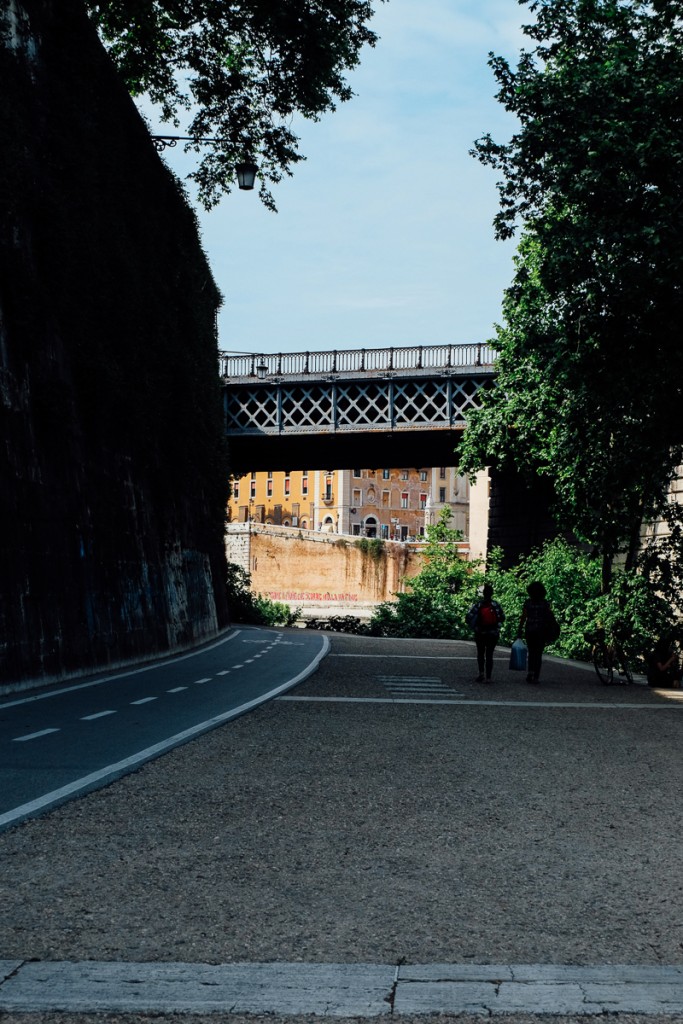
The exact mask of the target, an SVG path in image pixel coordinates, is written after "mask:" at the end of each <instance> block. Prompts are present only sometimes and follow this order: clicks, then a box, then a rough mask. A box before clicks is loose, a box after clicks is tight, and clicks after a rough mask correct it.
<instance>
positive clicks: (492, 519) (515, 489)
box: [486, 469, 561, 567]
mask: <svg viewBox="0 0 683 1024" xmlns="http://www.w3.org/2000/svg"><path fill="white" fill-rule="evenodd" d="M489 472H490V498H489V516H488V538H487V545H486V547H487V552H489V553H490V552H491V551H492V550H493V549H494V548H497V547H499V548H502V549H503V551H504V552H505V558H504V561H503V565H504V566H505V567H509V566H511V565H515V564H516V563H517V562H518V561H519V559H520V556H522V555H528V554H530V552H531V551H533V550H534V549H535V548H538V547H541V545H542V544H543V543H544V542H545V541H547V540H552V539H553V538H555V537H557V536H558V535H559V534H560V532H561V531H560V530H559V528H558V526H557V524H556V522H555V521H554V519H553V517H552V515H551V514H550V508H551V505H552V503H553V500H554V497H555V494H554V489H553V487H552V485H551V484H550V483H549V481H547V480H542V479H539V478H533V479H531V480H529V479H527V478H526V477H524V476H523V475H522V474H521V473H517V472H516V471H514V470H505V471H503V470H499V469H492V470H490V471H489Z"/></svg>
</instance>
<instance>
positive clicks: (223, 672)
mask: <svg viewBox="0 0 683 1024" xmlns="http://www.w3.org/2000/svg"><path fill="white" fill-rule="evenodd" d="M216 675H217V676H229V675H230V669H229V668H224V669H223V671H222V672H216Z"/></svg>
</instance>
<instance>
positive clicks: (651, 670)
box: [646, 637, 683, 690]
mask: <svg viewBox="0 0 683 1024" xmlns="http://www.w3.org/2000/svg"><path fill="white" fill-rule="evenodd" d="M646 660H647V683H648V686H656V687H659V688H660V689H665V690H680V688H681V676H683V671H682V670H681V663H680V661H679V660H678V654H677V653H676V650H675V649H674V646H673V644H672V643H671V642H670V641H669V640H668V639H667V637H662V638H661V639H660V640H659V641H658V643H657V646H656V647H655V649H654V651H653V652H652V654H650V655H649V656H648V658H647V659H646Z"/></svg>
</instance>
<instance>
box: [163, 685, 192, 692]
mask: <svg viewBox="0 0 683 1024" xmlns="http://www.w3.org/2000/svg"><path fill="white" fill-rule="evenodd" d="M186 689H187V687H186V686H174V687H173V689H172V690H167V691H166V693H180V692H181V691H182V690H186Z"/></svg>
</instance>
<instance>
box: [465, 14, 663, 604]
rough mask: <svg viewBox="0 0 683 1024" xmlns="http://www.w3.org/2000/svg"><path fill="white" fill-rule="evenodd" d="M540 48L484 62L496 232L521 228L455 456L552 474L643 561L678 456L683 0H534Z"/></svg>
mask: <svg viewBox="0 0 683 1024" xmlns="http://www.w3.org/2000/svg"><path fill="white" fill-rule="evenodd" d="M529 8H530V10H531V11H532V12H533V13H535V14H536V21H535V23H534V24H532V25H529V26H526V27H525V29H524V31H525V33H526V34H527V36H529V37H530V38H531V39H532V40H534V42H535V44H536V45H535V47H534V48H533V49H532V50H531V51H530V52H526V53H523V54H522V56H521V59H520V62H519V65H518V67H517V69H516V70H513V69H512V68H511V67H510V65H509V64H508V62H507V61H506V60H504V59H503V58H502V57H494V56H492V57H491V60H490V64H491V66H492V68H493V71H494V74H495V77H496V80H497V82H498V84H499V87H500V88H499V92H498V99H499V100H500V102H502V103H503V104H504V105H505V107H506V108H507V109H508V110H510V111H511V112H512V113H514V114H515V115H516V116H517V118H518V120H519V129H518V131H517V132H516V133H515V135H514V136H513V137H512V139H511V140H510V142H509V143H506V144H498V143H496V142H494V141H493V140H492V138H491V137H490V136H484V137H483V138H482V139H480V140H479V141H478V142H477V143H476V144H475V151H474V152H475V155H477V156H478V158H479V159H480V160H481V161H482V162H483V163H485V164H488V165H490V166H492V167H494V168H496V169H497V170H499V171H501V172H502V175H503V178H502V180H501V182H500V183H499V193H500V211H499V213H498V215H497V216H496V219H495V222H494V224H495V229H496V233H497V235H498V237H500V238H506V237H510V236H511V235H512V234H513V233H514V232H515V230H516V228H517V226H518V225H519V224H520V223H521V224H522V226H523V230H522V235H521V240H520V244H519V249H518V254H517V258H516V265H515V274H514V279H513V282H512V284H511V286H510V288H509V289H508V290H507V292H506V294H505V298H504V305H503V324H502V325H501V326H499V327H497V328H496V332H497V336H496V339H495V340H494V343H493V344H494V345H495V347H496V348H497V349H498V351H499V359H498V371H499V372H498V381H497V387H496V388H494V389H493V390H492V391H491V392H490V393H489V394H487V395H486V396H485V398H484V402H483V408H482V410H481V411H480V412H479V413H478V414H475V415H473V417H472V419H471V422H470V424H469V425H468V430H467V433H466V438H465V443H464V450H463V452H462V455H461V464H462V465H463V467H464V468H465V469H468V470H470V471H472V470H474V469H476V468H479V467H481V466H483V465H484V464H486V463H487V461H488V462H490V461H491V460H492V458H493V459H494V460H497V461H498V462H499V463H501V464H505V463H507V464H514V465H515V466H517V467H519V468H520V470H522V471H526V472H528V473H539V474H541V475H544V476H547V477H549V478H550V479H551V480H552V481H553V483H554V486H555V490H556V494H557V499H558V501H557V514H558V518H559V520H560V522H561V523H562V525H564V526H567V527H569V528H570V529H571V530H573V531H574V533H575V534H576V535H577V536H578V537H580V538H582V539H583V540H586V541H588V542H589V543H590V544H591V545H593V546H594V547H595V549H596V550H597V551H599V552H600V554H601V555H602V557H603V582H604V585H605V587H607V586H608V585H609V579H610V573H611V566H612V562H613V559H614V557H615V556H616V555H617V554H618V553H619V552H623V551H626V552H627V562H628V564H632V563H633V561H634V558H635V553H636V550H637V546H638V540H639V534H640V527H641V523H642V520H643V518H649V517H653V516H655V515H657V514H658V512H659V511H660V510H661V509H662V507H663V506H664V505H665V503H666V492H667V485H668V483H669V481H670V479H671V477H672V475H673V473H674V470H675V467H676V466H677V465H678V464H679V463H680V461H681V458H682V455H683V449H682V445H681V440H682V437H683V432H682V430H681V422H682V420H681V409H682V408H683V406H682V404H681V398H682V390H683V389H682V382H683V346H681V345H680V343H679V336H680V323H681V315H682V314H683V230H682V229H683V174H682V173H681V172H682V170H683V114H682V111H683V46H682V44H683V22H682V21H681V10H682V8H681V3H680V0H652V2H645V0H533V2H530V3H529Z"/></svg>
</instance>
